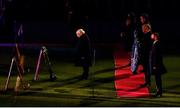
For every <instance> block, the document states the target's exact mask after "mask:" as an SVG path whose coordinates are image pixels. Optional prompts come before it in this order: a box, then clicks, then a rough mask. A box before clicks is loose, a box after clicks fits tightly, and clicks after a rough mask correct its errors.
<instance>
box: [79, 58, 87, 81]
mask: <svg viewBox="0 0 180 108" xmlns="http://www.w3.org/2000/svg"><path fill="white" fill-rule="evenodd" d="M81 61H82V67H83V73H82V78H83V79H88V75H89V62H88V59H86V58H85V59H81Z"/></svg>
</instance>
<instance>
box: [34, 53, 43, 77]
mask: <svg viewBox="0 0 180 108" xmlns="http://www.w3.org/2000/svg"><path fill="white" fill-rule="evenodd" d="M41 57H42V50H41V51H40V53H39V58H38V63H37V66H36V73H35V75H34V81H36V80H37V79H38V74H39V66H40V62H41Z"/></svg>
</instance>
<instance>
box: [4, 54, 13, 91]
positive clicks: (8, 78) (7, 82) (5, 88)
mask: <svg viewBox="0 0 180 108" xmlns="http://www.w3.org/2000/svg"><path fill="white" fill-rule="evenodd" d="M14 61H15V57H13V58H12V60H11V66H10V69H9V74H8V77H7V80H6V85H5V87H4V90H5V91H6V90H7V88H8V85H9V80H10V76H11V72H12V67H13V63H14Z"/></svg>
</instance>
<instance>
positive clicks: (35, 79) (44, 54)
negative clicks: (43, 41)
mask: <svg viewBox="0 0 180 108" xmlns="http://www.w3.org/2000/svg"><path fill="white" fill-rule="evenodd" d="M42 55H43V58H44V60H45V63H46V64H47V66H48V71H49V74H50V80H51V81H54V80H56V78H57V77H56V75H55V73H54V72H53V71H52V68H51V62H50V60H49V56H48V52H47V49H46V47H45V46H43V47H42V48H41V50H40V53H39V58H38V62H37V66H36V72H35V75H34V79H33V80H34V81H37V80H39V66H40V63H41V59H42Z"/></svg>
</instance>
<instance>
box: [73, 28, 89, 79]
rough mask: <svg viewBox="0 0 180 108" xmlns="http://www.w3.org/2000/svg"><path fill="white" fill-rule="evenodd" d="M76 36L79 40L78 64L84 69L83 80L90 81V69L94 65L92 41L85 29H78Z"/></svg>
mask: <svg viewBox="0 0 180 108" xmlns="http://www.w3.org/2000/svg"><path fill="white" fill-rule="evenodd" d="M76 35H77V37H78V38H79V42H78V44H77V54H78V63H79V65H80V66H82V67H83V74H82V78H81V79H88V73H89V67H90V66H91V65H92V62H91V45H90V40H89V37H88V35H87V34H86V33H85V31H84V30H83V29H78V30H77V31H76Z"/></svg>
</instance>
